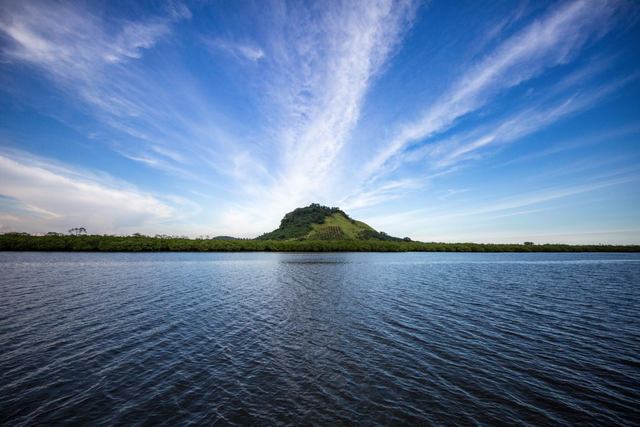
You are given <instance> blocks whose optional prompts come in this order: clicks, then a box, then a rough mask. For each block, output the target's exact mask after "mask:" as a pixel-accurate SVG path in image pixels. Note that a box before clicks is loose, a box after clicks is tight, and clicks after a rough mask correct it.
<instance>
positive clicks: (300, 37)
mask: <svg viewBox="0 0 640 427" xmlns="http://www.w3.org/2000/svg"><path fill="white" fill-rule="evenodd" d="M415 10H416V4H414V2H411V1H392V0H378V1H368V2H362V3H357V2H347V3H344V4H337V5H332V7H328V8H326V9H323V10H322V11H321V13H320V14H319V16H318V15H317V11H315V10H314V11H311V10H307V9H306V8H304V7H302V6H300V7H293V8H291V9H285V11H284V12H283V14H282V17H281V19H282V22H281V24H280V26H276V28H279V30H277V31H276V34H272V37H271V39H270V41H269V52H270V54H271V53H273V57H271V58H270V60H271V61H272V62H271V64H272V68H271V69H270V70H267V71H265V73H267V74H268V77H269V78H270V81H269V82H268V83H267V85H266V86H267V93H268V95H269V99H270V100H271V104H270V106H272V107H273V108H274V110H275V112H276V113H277V116H276V117H278V116H279V117H278V118H277V120H276V119H274V121H273V122H274V123H276V124H275V125H274V128H273V129H272V131H273V135H274V139H275V140H277V141H279V142H280V147H278V150H279V153H280V157H279V158H278V164H277V165H276V167H278V169H279V171H280V172H279V174H278V177H277V180H276V181H275V182H273V183H271V182H270V183H269V184H267V185H265V184H264V183H263V182H262V181H261V180H251V178H249V180H250V181H251V183H250V184H249V185H248V187H251V188H252V190H251V192H252V193H254V194H259V195H260V196H259V200H252V201H251V202H250V205H256V204H257V205H259V206H263V207H264V206H270V207H273V208H274V209H273V212H271V211H270V209H268V210H267V212H265V209H264V208H261V209H258V210H252V208H251V207H250V206H246V207H240V209H241V210H243V214H244V215H248V216H249V217H253V218H256V219H257V218H264V217H265V215H267V217H268V220H267V222H268V223H269V224H272V225H274V224H277V220H278V219H279V217H280V216H281V215H282V212H283V211H286V210H287V209H290V208H293V207H296V206H299V205H303V204H307V203H309V202H313V201H320V202H323V201H324V202H326V203H331V201H332V200H333V201H335V200H339V199H340V198H342V197H343V196H344V194H345V193H346V191H347V189H346V188H345V187H344V186H343V187H340V186H338V185H336V182H335V179H336V177H337V173H336V171H337V170H338V169H339V160H340V154H341V153H342V149H343V148H344V146H345V145H346V144H347V143H348V141H349V138H350V136H351V132H352V131H353V129H354V127H355V126H356V124H357V122H358V119H359V117H360V110H361V108H362V104H363V102H364V96H365V94H366V93H367V91H368V90H369V88H370V87H371V85H372V82H373V81H374V79H375V77H376V75H377V73H378V72H379V71H380V69H381V67H382V66H383V64H384V63H385V62H386V61H387V60H388V59H389V57H390V56H391V55H392V54H393V51H394V49H395V48H396V46H397V45H398V43H399V41H400V40H401V38H402V36H403V35H404V33H405V32H406V30H407V29H408V28H409V27H410V26H411V25H412V22H413V19H414V14H415ZM371 196H373V195H371ZM234 212H238V208H234Z"/></svg>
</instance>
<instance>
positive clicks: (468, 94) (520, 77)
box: [365, 0, 617, 177]
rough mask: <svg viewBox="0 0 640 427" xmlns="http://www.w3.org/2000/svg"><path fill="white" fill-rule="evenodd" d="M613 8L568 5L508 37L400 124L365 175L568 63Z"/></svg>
mask: <svg viewBox="0 0 640 427" xmlns="http://www.w3.org/2000/svg"><path fill="white" fill-rule="evenodd" d="M616 6H617V2H615V1H602V2H589V1H582V0H578V1H573V2H571V3H567V4H565V5H562V6H561V7H558V8H556V9H555V10H553V11H552V12H551V13H549V14H548V15H546V16H545V17H543V18H541V19H537V20H536V21H534V22H533V23H531V24H529V25H528V26H527V27H526V28H524V29H523V30H521V31H519V32H518V33H516V34H515V35H513V36H511V37H510V38H509V39H507V40H506V41H505V42H503V43H502V44H501V45H499V46H498V47H497V48H495V49H494V50H493V52H491V53H489V54H487V55H486V57H485V58H483V59H482V60H480V61H478V62H477V63H475V64H473V65H471V66H469V68H468V70H467V71H466V72H465V73H464V74H463V75H462V76H461V77H460V78H459V79H458V81H457V82H456V83H454V84H453V86H452V87H451V88H450V89H449V90H448V91H447V92H446V93H445V94H444V95H442V96H441V97H440V98H439V99H438V100H437V101H436V102H435V103H434V104H433V105H432V106H430V107H428V108H427V109H426V110H425V112H424V113H423V114H422V116H421V118H419V119H418V120H416V121H415V122H412V123H408V124H406V125H404V126H403V127H402V128H401V130H400V131H399V132H398V134H397V135H396V136H395V137H394V138H393V139H392V140H391V141H390V142H389V143H388V144H387V145H386V146H385V147H384V149H383V150H382V151H381V152H380V153H379V154H378V155H377V156H376V157H375V158H374V159H373V160H371V161H370V162H369V163H368V164H367V166H366V168H365V173H366V175H368V176H374V177H375V176H378V175H379V174H380V171H381V170H384V169H383V168H382V167H383V165H384V164H385V163H387V162H388V161H389V160H390V159H392V158H394V156H396V155H398V154H400V153H402V152H403V150H404V149H406V148H407V147H408V146H410V145H412V144H415V143H417V142H420V141H424V140H426V139H428V138H430V137H432V136H434V135H436V134H438V133H439V132H442V131H444V130H446V129H448V128H450V127H451V126H452V125H453V124H454V123H455V122H456V120H458V119H460V118H462V117H464V116H465V115H468V114H469V113H471V112H474V111H476V110H478V109H480V108H481V107H483V106H484V105H486V103H487V102H488V100H489V99H491V98H492V97H493V96H495V95H496V94H498V93H500V92H502V91H504V90H506V89H508V88H512V87H514V86H517V85H519V84H521V83H522V82H525V81H527V80H530V79H531V78H533V77H535V76H537V75H539V74H540V73H542V72H543V71H544V70H546V69H548V68H551V67H554V66H557V65H561V64H566V63H567V62H569V61H570V60H571V59H572V58H574V57H575V56H576V54H577V52H578V50H579V49H580V48H581V47H582V46H583V45H584V44H585V43H586V42H587V41H588V40H589V38H592V37H599V36H601V35H602V34H603V33H604V32H605V31H606V30H607V29H608V28H609V26H610V24H611V19H612V18H613V16H614V12H615V10H616ZM490 142H491V139H490V138H484V139H480V140H478V141H476V142H475V144H476V146H482V145H485V144H487V143H490Z"/></svg>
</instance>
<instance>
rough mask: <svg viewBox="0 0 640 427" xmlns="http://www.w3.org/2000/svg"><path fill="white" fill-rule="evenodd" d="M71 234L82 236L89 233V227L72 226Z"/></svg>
mask: <svg viewBox="0 0 640 427" xmlns="http://www.w3.org/2000/svg"><path fill="white" fill-rule="evenodd" d="M69 234H71V235H72V236H82V235H85V234H87V229H86V228H84V227H80V228H70V229H69Z"/></svg>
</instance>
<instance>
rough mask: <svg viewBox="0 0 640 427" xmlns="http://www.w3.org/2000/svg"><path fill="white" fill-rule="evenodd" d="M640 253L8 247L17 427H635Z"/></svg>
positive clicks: (1, 411) (0, 285)
mask: <svg viewBox="0 0 640 427" xmlns="http://www.w3.org/2000/svg"><path fill="white" fill-rule="evenodd" d="M639 402H640V256H639V255H638V254H626V255H625V254H430V253H424V254H421V253H410V254H392V253H391V254H342V253H340V254H295V253H286V254H279V253H248V254H241V253H231V254H215V253H202V254H200V253H187V254H180V253H166V254H99V253H80V254H66V253H0V424H4V425H52V424H63V423H64V424H69V425H89V424H91V425H111V424H121V425H139V424H145V425H153V424H161V423H165V424H167V425H178V424H187V423H192V424H198V425H200V424H205V425H211V424H213V423H215V422H217V423H219V424H238V425H246V424H253V425H283V424H297V425H300V424H305V425H308V424H315V425H336V424H363V425H373V424H386V425H389V424H402V423H406V424H419V425H477V424H480V425H496V424H509V425H510V424H513V425H560V424H564V425H566V424H583V425H585V424H586V425H638V422H639V421H640V409H639V407H640V403H639Z"/></svg>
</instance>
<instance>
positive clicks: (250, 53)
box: [204, 38, 265, 62]
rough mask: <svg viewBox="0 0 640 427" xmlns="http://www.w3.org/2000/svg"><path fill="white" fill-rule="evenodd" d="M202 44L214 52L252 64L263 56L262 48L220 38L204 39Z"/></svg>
mask: <svg viewBox="0 0 640 427" xmlns="http://www.w3.org/2000/svg"><path fill="white" fill-rule="evenodd" d="M204 43H205V44H206V45H207V46H208V47H209V49H211V50H212V51H214V52H217V51H219V52H225V53H227V54H231V55H233V56H235V57H236V58H243V59H248V60H249V61H253V62H256V61H258V60H259V59H261V58H263V57H264V55H265V53H264V50H262V48H260V47H257V46H254V45H251V44H246V43H237V42H232V41H229V40H225V39H220V38H214V39H205V40H204Z"/></svg>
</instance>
